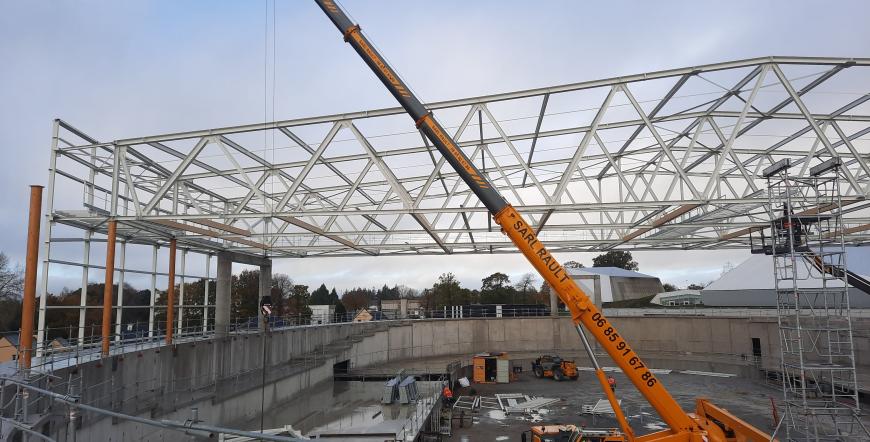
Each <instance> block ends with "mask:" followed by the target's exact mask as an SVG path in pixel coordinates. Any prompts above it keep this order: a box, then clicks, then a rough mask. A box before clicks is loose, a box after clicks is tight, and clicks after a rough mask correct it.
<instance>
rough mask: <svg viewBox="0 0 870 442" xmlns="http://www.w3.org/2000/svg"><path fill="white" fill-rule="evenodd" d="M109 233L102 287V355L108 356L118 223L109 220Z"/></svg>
mask: <svg viewBox="0 0 870 442" xmlns="http://www.w3.org/2000/svg"><path fill="white" fill-rule="evenodd" d="M108 224H109V232H108V233H107V235H106V285H105V287H103V324H102V325H103V327H102V343H103V345H102V355H103V357H106V356H109V343H110V341H111V333H112V324H111V322H112V292H113V290H114V287H115V282H114V277H115V231H116V229H117V227H118V221H115V220H114V219H113V220H109V223H108Z"/></svg>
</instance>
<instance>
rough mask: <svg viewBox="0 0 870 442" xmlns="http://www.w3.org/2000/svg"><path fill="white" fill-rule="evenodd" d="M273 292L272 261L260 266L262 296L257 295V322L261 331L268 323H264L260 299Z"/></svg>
mask: <svg viewBox="0 0 870 442" xmlns="http://www.w3.org/2000/svg"><path fill="white" fill-rule="evenodd" d="M271 292H272V263H271V261H270V262H269V265H261V266H260V296H259V297H257V322H259V323H260V331H264V330H266V324H264V323H263V309H261V308H259V307H260V301H262V299H263V297H264V296H269V294H270V293H271Z"/></svg>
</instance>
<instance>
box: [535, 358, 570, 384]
mask: <svg viewBox="0 0 870 442" xmlns="http://www.w3.org/2000/svg"><path fill="white" fill-rule="evenodd" d="M532 372H533V373H534V374H535V376H536V377H539V378H553V379H555V380H557V381H564V380H566V379H571V380H577V376H578V373H577V364H576V363H574V361H572V360H568V359H562V358H561V357H560V356H558V355H543V356H541V357H539V358H537V359H535V360H534V361H532Z"/></svg>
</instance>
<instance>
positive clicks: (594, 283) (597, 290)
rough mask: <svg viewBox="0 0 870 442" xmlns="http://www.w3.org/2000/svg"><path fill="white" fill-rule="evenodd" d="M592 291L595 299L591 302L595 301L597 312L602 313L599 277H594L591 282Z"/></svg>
mask: <svg viewBox="0 0 870 442" xmlns="http://www.w3.org/2000/svg"><path fill="white" fill-rule="evenodd" d="M592 286H593V291H594V292H595V297H594V298H593V300H594V301H595V307H598V311H602V310H601V309H602V308H603V307H601V276H600V275H595V278H594V279H593V281H592Z"/></svg>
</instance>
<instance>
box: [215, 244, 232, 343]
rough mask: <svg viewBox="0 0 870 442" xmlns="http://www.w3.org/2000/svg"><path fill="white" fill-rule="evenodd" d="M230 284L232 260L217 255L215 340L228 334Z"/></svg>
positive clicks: (226, 255)
mask: <svg viewBox="0 0 870 442" xmlns="http://www.w3.org/2000/svg"><path fill="white" fill-rule="evenodd" d="M232 284H233V260H232V258H231V257H230V256H229V255H228V254H225V253H218V259H217V281H215V291H216V293H215V304H214V334H215V337H217V338H224V337H226V336H227V334H228V333H229V329H230V301H231V300H230V296H231V292H232Z"/></svg>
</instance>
